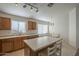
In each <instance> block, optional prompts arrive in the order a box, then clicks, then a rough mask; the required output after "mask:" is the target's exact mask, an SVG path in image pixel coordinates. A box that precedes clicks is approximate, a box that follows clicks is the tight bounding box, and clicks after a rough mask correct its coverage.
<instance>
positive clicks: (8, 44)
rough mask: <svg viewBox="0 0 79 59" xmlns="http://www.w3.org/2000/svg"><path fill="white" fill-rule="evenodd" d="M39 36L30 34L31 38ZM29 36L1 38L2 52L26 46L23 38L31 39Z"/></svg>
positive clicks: (0, 47)
mask: <svg viewBox="0 0 79 59" xmlns="http://www.w3.org/2000/svg"><path fill="white" fill-rule="evenodd" d="M36 37H37V36H33V37H32V36H29V38H30V39H31V38H36ZM29 38H28V37H15V38H9V39H2V40H1V39H0V53H6V52H11V51H14V50H18V49H21V48H24V42H23V40H25V39H29Z"/></svg>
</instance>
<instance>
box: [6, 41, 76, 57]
mask: <svg viewBox="0 0 79 59" xmlns="http://www.w3.org/2000/svg"><path fill="white" fill-rule="evenodd" d="M75 53H76V49H75V48H73V47H72V46H70V45H69V44H67V43H66V42H64V41H63V45H62V56H75ZM5 56H24V49H21V50H18V51H15V52H11V53H7V54H6V55H5Z"/></svg>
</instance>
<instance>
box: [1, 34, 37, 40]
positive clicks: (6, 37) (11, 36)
mask: <svg viewBox="0 0 79 59" xmlns="http://www.w3.org/2000/svg"><path fill="white" fill-rule="evenodd" d="M32 35H38V34H28V35H27V34H23V35H22V34H21V35H8V36H0V39H8V38H15V37H25V36H32Z"/></svg>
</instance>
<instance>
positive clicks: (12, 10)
mask: <svg viewBox="0 0 79 59" xmlns="http://www.w3.org/2000/svg"><path fill="white" fill-rule="evenodd" d="M32 4H33V3H32ZM23 5H24V4H23V3H19V4H18V6H16V5H15V3H0V11H1V12H5V13H8V14H12V15H17V16H23V17H33V18H36V19H40V20H46V21H48V19H49V18H50V17H55V16H57V15H60V14H65V13H68V12H69V11H70V10H71V9H72V8H73V7H75V6H76V5H78V4H76V3H54V5H53V7H51V8H49V7H48V6H47V3H36V4H33V5H34V6H36V7H38V9H39V12H38V13H36V12H35V10H31V9H30V7H26V8H23Z"/></svg>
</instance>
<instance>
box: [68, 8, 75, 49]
mask: <svg viewBox="0 0 79 59" xmlns="http://www.w3.org/2000/svg"><path fill="white" fill-rule="evenodd" d="M69 44H70V45H72V46H73V47H75V48H76V8H73V9H72V10H71V11H70V12H69Z"/></svg>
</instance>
